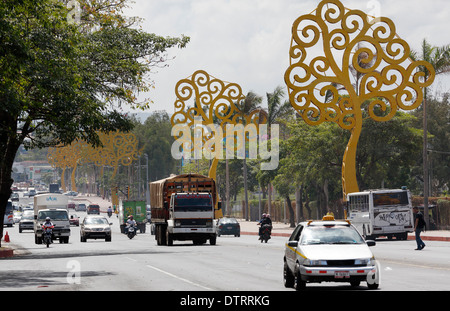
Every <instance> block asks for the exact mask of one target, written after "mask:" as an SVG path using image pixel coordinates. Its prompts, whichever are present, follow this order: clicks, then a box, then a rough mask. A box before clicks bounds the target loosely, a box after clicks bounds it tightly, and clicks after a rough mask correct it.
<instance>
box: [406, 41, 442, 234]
mask: <svg viewBox="0 0 450 311" xmlns="http://www.w3.org/2000/svg"><path fill="white" fill-rule="evenodd" d="M410 57H411V59H413V60H414V61H416V60H425V61H427V62H428V63H430V64H431V66H432V67H433V68H434V71H435V74H436V75H440V74H447V73H450V45H446V46H442V47H435V46H432V45H431V44H430V43H428V42H427V40H426V39H424V40H423V41H422V47H421V50H420V52H418V51H411V55H410ZM420 71H421V72H423V74H424V78H425V79H428V77H429V76H430V72H429V70H428V69H427V68H426V67H425V66H421V67H420ZM427 106H428V105H427V88H425V91H424V99H423V104H422V109H423V149H422V150H423V159H422V160H423V197H424V216H425V222H426V223H427V226H428V227H429V222H430V220H429V213H428V195H429V172H428V120H427V118H428V112H427V110H428V107H427Z"/></svg>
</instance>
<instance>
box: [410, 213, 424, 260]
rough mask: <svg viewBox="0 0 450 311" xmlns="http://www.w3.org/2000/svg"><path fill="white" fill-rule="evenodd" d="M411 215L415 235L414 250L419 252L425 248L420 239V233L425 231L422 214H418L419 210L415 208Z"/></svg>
mask: <svg viewBox="0 0 450 311" xmlns="http://www.w3.org/2000/svg"><path fill="white" fill-rule="evenodd" d="M413 214H414V233H415V235H416V243H417V248H416V249H415V250H417V251H420V250H422V249H424V247H425V243H423V241H422V239H421V238H420V233H421V232H422V231H424V230H425V220H424V217H423V214H422V213H421V212H419V208H418V207H416V206H415V207H413Z"/></svg>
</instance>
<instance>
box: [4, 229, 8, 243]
mask: <svg viewBox="0 0 450 311" xmlns="http://www.w3.org/2000/svg"><path fill="white" fill-rule="evenodd" d="M5 242H6V243H9V234H8V231H6V234H5Z"/></svg>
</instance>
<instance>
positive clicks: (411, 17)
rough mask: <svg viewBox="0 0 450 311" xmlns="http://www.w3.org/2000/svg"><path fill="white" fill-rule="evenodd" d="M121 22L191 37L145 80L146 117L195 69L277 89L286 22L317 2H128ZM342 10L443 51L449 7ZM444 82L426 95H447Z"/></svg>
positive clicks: (372, 3) (392, 4)
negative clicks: (381, 21)
mask: <svg viewBox="0 0 450 311" xmlns="http://www.w3.org/2000/svg"><path fill="white" fill-rule="evenodd" d="M134 1H135V3H134V4H132V9H131V10H128V11H126V12H125V13H126V14H127V15H133V16H139V17H141V18H144V21H143V23H142V28H143V29H144V30H145V31H146V32H150V33H155V34H158V35H162V36H180V35H181V34H184V35H186V36H189V37H190V38H191V42H190V43H189V44H188V45H187V47H186V48H185V49H182V50H180V49H174V50H171V51H170V55H173V56H175V57H176V58H175V59H174V60H171V61H170V62H169V67H167V68H163V69H159V70H158V72H157V73H155V74H153V75H151V79H152V80H154V81H155V89H154V90H153V91H152V92H150V93H148V94H146V97H149V98H151V99H152V100H153V101H154V104H152V106H151V109H150V110H149V112H152V111H155V110H166V111H167V112H169V113H170V114H171V113H173V112H174V102H175V99H176V96H175V91H174V89H175V84H176V83H177V82H178V81H179V80H181V79H184V78H187V77H189V76H190V75H191V74H193V73H194V72H195V71H196V70H199V69H203V70H206V71H207V72H208V73H209V74H210V75H213V76H215V77H216V78H219V79H221V80H224V81H229V82H235V83H238V84H239V85H241V87H242V89H243V92H244V94H247V92H249V91H254V92H256V93H257V94H259V95H260V96H263V98H264V104H265V96H266V92H272V91H273V90H274V89H275V88H276V87H277V86H283V87H285V84H284V79H283V76H284V72H285V71H286V69H287V67H288V66H289V54H288V51H289V47H290V40H291V28H292V23H293V22H294V20H295V19H296V18H297V17H299V16H301V15H304V14H308V13H310V12H311V11H313V10H314V9H316V7H317V4H318V3H319V1H318V0H303V1H302V0H134ZM342 3H343V4H344V6H345V7H347V8H350V9H360V10H362V11H364V12H366V13H368V14H370V15H375V16H379V15H381V16H386V17H388V18H390V19H392V20H393V22H394V23H395V25H396V28H397V31H396V32H397V34H398V35H399V36H400V37H401V38H402V39H404V40H406V41H407V42H408V43H409V45H410V46H411V48H412V49H415V50H417V49H419V48H420V44H421V41H422V40H423V39H424V38H426V39H427V40H428V41H429V42H430V43H431V44H432V45H436V46H442V45H446V44H450V32H449V28H450V27H449V25H450V1H449V0H428V1H424V0H378V1H376V0H342ZM448 80H449V79H438V80H437V81H436V82H435V84H434V88H436V89H438V90H440V91H450V84H449V83H448Z"/></svg>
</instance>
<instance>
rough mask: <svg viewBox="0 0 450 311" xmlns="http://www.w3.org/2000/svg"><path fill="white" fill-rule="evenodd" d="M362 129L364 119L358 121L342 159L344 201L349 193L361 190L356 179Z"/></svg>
mask: <svg viewBox="0 0 450 311" xmlns="http://www.w3.org/2000/svg"><path fill="white" fill-rule="evenodd" d="M361 130H362V121H356V124H355V127H354V128H353V129H352V131H351V136H350V139H349V141H348V144H347V148H346V149H345V153H344V158H343V160H342V192H343V196H344V201H346V200H347V199H346V198H347V194H348V193H352V192H358V191H359V188H358V181H357V179H356V150H357V147H358V141H359V137H360V136H361Z"/></svg>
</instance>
